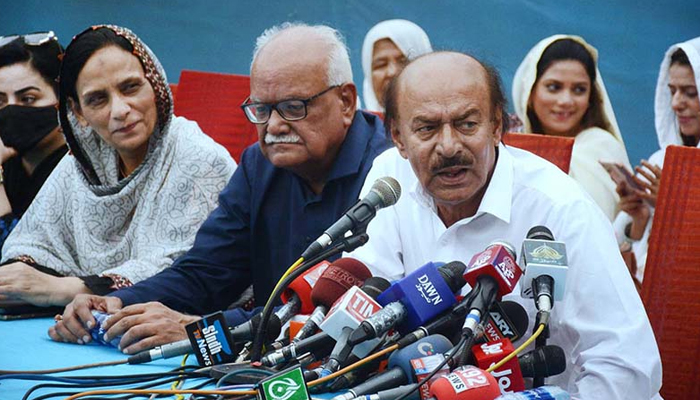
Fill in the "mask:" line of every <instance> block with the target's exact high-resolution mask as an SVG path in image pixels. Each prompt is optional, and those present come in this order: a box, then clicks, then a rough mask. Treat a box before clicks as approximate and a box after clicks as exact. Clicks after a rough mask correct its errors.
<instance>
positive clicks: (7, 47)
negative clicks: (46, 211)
mask: <svg viewBox="0 0 700 400" xmlns="http://www.w3.org/2000/svg"><path fill="white" fill-rule="evenodd" d="M62 54H63V48H62V47H61V45H60V44H59V43H58V39H57V38H56V36H55V35H54V33H53V32H38V33H31V34H28V35H22V36H15V35H13V36H6V37H1V38H0V165H1V167H0V247H2V244H3V242H4V241H5V239H6V238H7V236H8V235H9V234H10V231H11V230H12V229H13V228H14V226H15V225H16V224H17V222H18V221H19V219H20V218H22V215H23V214H24V212H25V211H26V210H27V208H28V207H29V204H31V202H32V200H34V197H35V196H36V194H37V192H39V189H40V188H41V186H42V185H43V184H44V181H46V179H47V178H48V177H49V175H50V174H51V171H53V169H54V168H55V167H56V165H57V164H58V162H59V161H61V158H63V156H64V155H65V154H66V151H67V150H68V148H67V147H66V144H65V141H64V140H63V135H62V134H61V128H60V127H59V125H58V72H59V70H60V68H61V59H60V58H61V55H62Z"/></svg>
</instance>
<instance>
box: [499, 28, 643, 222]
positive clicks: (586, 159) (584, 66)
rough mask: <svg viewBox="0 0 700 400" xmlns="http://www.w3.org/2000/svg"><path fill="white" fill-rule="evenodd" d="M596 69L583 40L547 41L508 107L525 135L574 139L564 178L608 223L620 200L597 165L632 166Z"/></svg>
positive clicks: (594, 55) (523, 68)
mask: <svg viewBox="0 0 700 400" xmlns="http://www.w3.org/2000/svg"><path fill="white" fill-rule="evenodd" d="M597 63H598V52H597V50H596V49H595V48H593V46H591V45H589V44H588V43H586V41H584V40H583V38H580V37H578V36H570V35H554V36H550V37H548V38H546V39H544V40H542V41H540V42H539V43H537V45H535V47H533V48H532V50H530V52H529V53H528V54H527V56H525V59H524V60H523V61H522V63H521V64H520V66H519V67H518V70H517V72H516V73H515V77H514V79H513V105H514V107H515V111H516V113H517V115H518V117H519V118H520V119H521V120H522V121H523V124H524V128H523V131H524V132H532V133H541V134H545V135H554V136H567V137H573V138H574V148H573V153H572V156H571V165H570V167H569V175H570V176H571V177H572V178H574V179H575V180H576V181H577V182H578V183H579V184H581V186H582V187H583V188H584V189H585V190H586V192H588V194H589V195H590V196H591V197H592V198H593V200H594V201H595V202H596V203H597V204H598V206H600V208H601V209H602V210H603V212H604V213H605V215H607V216H608V218H609V219H610V220H611V221H612V220H613V219H614V218H615V215H616V214H617V212H618V200H619V197H618V195H617V193H616V192H615V183H614V182H613V181H612V179H611V178H610V175H609V174H608V173H607V172H606V170H605V169H604V168H603V167H602V166H601V164H600V163H599V161H606V162H613V163H618V164H621V165H624V166H625V167H626V168H630V169H631V166H630V163H629V159H628V157H627V151H626V150H625V144H624V142H623V140H622V135H621V134H620V129H619V127H618V126H617V120H616V119H615V113H614V112H613V109H612V106H611V104H610V99H609V98H608V93H607V91H606V90H605V85H604V84H603V79H602V77H601V76H600V72H599V71H598V67H597Z"/></svg>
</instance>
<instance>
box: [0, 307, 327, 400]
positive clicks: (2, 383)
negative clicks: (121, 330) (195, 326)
mask: <svg viewBox="0 0 700 400" xmlns="http://www.w3.org/2000/svg"><path fill="white" fill-rule="evenodd" d="M53 323H54V321H53V319H51V318H39V319H26V320H13V321H0V370H13V371H18V370H39V369H53V368H62V367H68V366H73V365H81V364H91V363H97V362H104V361H115V360H123V359H125V358H127V357H126V356H125V355H124V354H122V353H121V352H120V351H119V350H117V349H116V348H113V347H108V346H102V345H97V344H90V345H77V344H69V343H57V342H54V341H52V340H51V338H49V336H48V333H47V332H48V328H49V327H50V326H51V325H52V324H53ZM181 362H182V357H177V358H172V359H167V360H158V361H154V362H151V363H148V364H141V365H128V364H127V365H117V366H110V367H101V368H91V369H86V370H81V371H73V372H66V373H63V374H58V375H57V376H61V375H72V376H75V375H83V376H84V375H127V374H128V375H131V374H143V373H154V372H165V371H168V370H171V369H173V368H177V367H178V366H179V365H180V363H181ZM188 364H192V365H194V364H196V360H195V359H194V357H191V358H190V360H188ZM200 382H201V381H200ZM38 383H41V382H36V381H25V380H16V379H2V380H0V399H2V400H6V399H7V400H15V399H17V400H19V399H21V398H22V396H24V394H25V392H26V391H27V390H28V389H29V388H31V387H32V386H34V385H36V384H38ZM188 383H190V381H187V382H186V383H185V386H189V385H188ZM194 383H195V381H192V382H191V384H194ZM122 388H126V387H122ZM163 388H166V387H163ZM209 389H213V386H212V387H209ZM55 391H58V390H57V389H48V390H47V389H44V390H42V391H39V392H35V393H34V394H33V395H32V397H36V396H37V395H39V394H45V393H49V392H55ZM61 391H64V390H61ZM314 397H317V396H314ZM331 397H332V396H331V395H320V396H318V398H321V399H329V398H331Z"/></svg>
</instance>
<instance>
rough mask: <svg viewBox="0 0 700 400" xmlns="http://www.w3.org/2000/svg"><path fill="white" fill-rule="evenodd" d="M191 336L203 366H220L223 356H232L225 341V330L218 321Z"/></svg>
mask: <svg viewBox="0 0 700 400" xmlns="http://www.w3.org/2000/svg"><path fill="white" fill-rule="evenodd" d="M193 334H194V338H195V340H196V342H197V350H198V351H199V354H200V355H201V356H202V361H203V363H204V366H207V367H208V366H211V365H214V364H221V363H222V362H223V361H224V357H222V355H223V354H225V355H226V356H232V355H233V353H232V351H231V348H230V347H229V344H228V341H227V340H226V336H225V330H224V328H223V327H222V326H221V323H220V322H219V321H214V323H213V324H211V325H208V326H205V327H204V328H201V329H198V330H195V331H194V333H193ZM222 353H223V354H222ZM227 358H228V357H227Z"/></svg>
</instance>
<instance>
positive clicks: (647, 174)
mask: <svg viewBox="0 0 700 400" xmlns="http://www.w3.org/2000/svg"><path fill="white" fill-rule="evenodd" d="M642 166H643V167H644V168H642ZM642 166H636V167H635V168H634V170H635V171H637V174H639V175H641V176H643V177H644V178H646V181H645V180H644V179H640V178H639V177H637V176H635V177H634V180H635V181H636V182H637V184H638V185H639V186H640V187H641V188H642V190H639V189H637V190H635V191H634V192H635V193H636V194H637V195H638V196H639V197H641V198H642V199H644V200H646V201H647V202H648V203H649V205H650V206H652V207H656V198H657V197H658V195H659V183H660V182H661V168H659V166H658V165H654V164H650V163H649V162H648V161H647V160H642Z"/></svg>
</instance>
